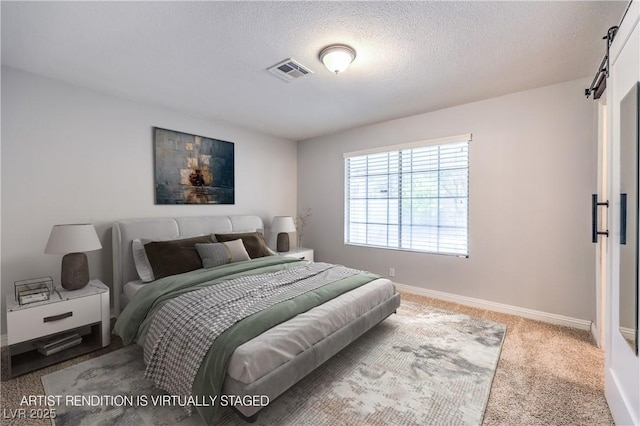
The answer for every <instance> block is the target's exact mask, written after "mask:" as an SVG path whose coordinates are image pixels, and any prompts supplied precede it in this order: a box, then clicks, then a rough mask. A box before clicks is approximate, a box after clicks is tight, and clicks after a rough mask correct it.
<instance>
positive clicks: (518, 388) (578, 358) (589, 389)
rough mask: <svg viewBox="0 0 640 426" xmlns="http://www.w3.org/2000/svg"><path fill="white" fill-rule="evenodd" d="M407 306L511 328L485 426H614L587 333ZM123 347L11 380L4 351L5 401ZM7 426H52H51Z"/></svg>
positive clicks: (10, 404) (599, 362) (476, 312)
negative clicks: (50, 376)
mask: <svg viewBox="0 0 640 426" xmlns="http://www.w3.org/2000/svg"><path fill="white" fill-rule="evenodd" d="M403 298H404V299H405V300H410V301H413V302H417V303H424V304H428V305H431V306H435V307H437V308H440V309H445V310H450V311H457V312H461V313H464V314H467V315H471V316H475V317H480V318H484V319H488V320H491V321H495V322H499V323H503V324H506V325H507V336H506V338H505V341H504V345H503V349H502V354H501V357H500V362H499V364H498V369H497V371H496V375H495V378H494V382H493V386H492V390H491V395H490V398H489V403H488V406H487V410H486V413H485V418H484V424H485V425H612V424H613V419H612V418H611V415H610V413H609V408H608V406H607V403H606V401H605V398H604V355H603V353H602V352H601V351H600V350H599V349H598V348H597V347H596V346H595V345H594V344H593V342H592V340H591V337H590V335H589V333H588V332H586V331H581V330H575V329H571V328H566V327H559V326H554V325H549V324H545V323H540V322H537V321H531V320H527V319H524V318H520V317H516V316H512V315H506V314H500V313H496V312H491V311H486V310H482V309H476V308H470V307H466V306H462V305H457V304H454V303H449V302H444V301H439V300H435V299H429V298H425V297H421V296H414V295H408V294H403ZM120 347H121V344H120V342H119V340H117V338H116V339H114V341H113V343H112V345H111V346H110V347H108V348H106V349H103V350H101V351H97V352H94V353H92V354H90V355H85V356H82V357H79V358H76V359H74V360H71V361H67V362H64V363H61V364H58V365H56V366H52V367H48V368H46V369H43V370H39V371H37V372H34V373H31V374H28V375H25V376H21V377H18V378H15V379H11V380H7V371H6V370H7V369H6V351H5V350H4V348H3V351H2V361H3V362H2V385H1V401H2V408H3V409H5V410H8V409H15V408H18V407H19V405H20V398H21V397H22V396H23V395H30V394H32V395H42V394H44V389H43V388H42V383H41V381H40V377H41V376H42V375H45V374H49V373H51V372H53V371H57V370H60V369H63V368H66V367H68V366H70V365H73V364H76V363H79V362H82V361H84V360H87V359H89V358H92V357H96V356H99V355H102V354H104V353H106V352H108V351H111V350H115V349H118V348H120ZM2 424H16V425H24V424H29V425H40V424H41V425H49V424H50V423H49V422H48V421H34V420H30V421H29V422H28V423H27V422H25V421H24V420H23V421H13V422H11V421H8V420H7V419H3V421H2Z"/></svg>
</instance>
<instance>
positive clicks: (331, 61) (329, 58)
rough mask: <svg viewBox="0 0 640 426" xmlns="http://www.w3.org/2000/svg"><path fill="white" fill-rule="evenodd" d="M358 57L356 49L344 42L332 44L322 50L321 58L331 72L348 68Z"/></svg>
mask: <svg viewBox="0 0 640 426" xmlns="http://www.w3.org/2000/svg"><path fill="white" fill-rule="evenodd" d="M355 58H356V51H355V50H353V49H352V48H350V47H349V46H345V45H344V44H332V45H331V46H327V47H325V48H324V49H322V51H321V52H320V60H321V61H322V63H323V64H324V66H325V67H327V69H328V70H329V71H331V72H335V73H336V74H338V73H339V72H342V71H344V70H346V69H347V68H348V67H349V65H351V62H353V60H354V59H355Z"/></svg>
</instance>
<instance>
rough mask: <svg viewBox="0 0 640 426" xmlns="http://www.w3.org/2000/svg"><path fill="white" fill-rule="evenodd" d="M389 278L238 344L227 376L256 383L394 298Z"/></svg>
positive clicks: (359, 288) (351, 292)
mask: <svg viewBox="0 0 640 426" xmlns="http://www.w3.org/2000/svg"><path fill="white" fill-rule="evenodd" d="M394 293H395V288H394V286H393V283H392V282H391V281H389V280H388V279H384V278H381V279H377V280H375V281H372V282H370V283H369V284H365V285H363V286H362V287H358V288H356V289H354V290H351V291H349V292H348V293H345V294H343V295H341V296H339V297H336V298H335V299H333V300H330V301H329V302H326V303H324V304H322V305H320V306H318V307H316V308H313V309H311V310H309V311H307V312H305V313H302V314H300V315H298V316H296V317H295V318H292V319H290V320H289V321H286V322H284V323H282V324H280V325H278V326H276V327H274V328H272V329H270V330H267V331H266V332H264V333H262V334H261V335H260V336H258V337H256V338H254V339H252V340H250V341H248V342H247V343H245V344H243V345H241V346H238V348H237V349H236V350H235V352H234V353H233V355H232V356H231V359H230V360H229V365H228V367H227V375H228V376H230V377H232V378H234V379H235V380H237V381H239V382H242V383H246V384H249V383H253V382H255V381H256V380H258V379H260V378H261V377H263V376H265V375H266V374H268V373H269V372H271V371H273V370H275V369H276V368H277V367H279V366H281V365H282V364H285V363H286V362H288V361H290V360H292V359H293V358H295V357H296V356H297V355H298V354H300V353H301V352H304V351H305V350H307V349H309V348H310V347H311V346H313V345H314V344H316V343H318V342H320V341H321V340H323V339H325V338H326V337H327V336H329V335H331V334H332V333H334V332H336V331H337V330H339V329H340V328H342V327H344V326H346V325H347V324H349V323H350V322H352V321H353V320H355V319H356V318H358V317H359V316H361V315H363V314H364V313H366V312H367V311H369V310H371V309H372V308H373V307H375V306H378V305H379V304H381V303H382V302H384V301H385V300H387V299H390V298H391V297H393V295H394Z"/></svg>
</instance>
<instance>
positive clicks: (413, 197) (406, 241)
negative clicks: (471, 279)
mask: <svg viewBox="0 0 640 426" xmlns="http://www.w3.org/2000/svg"><path fill="white" fill-rule="evenodd" d="M470 140H471V135H464V136H456V137H453V138H446V139H440V140H437V141H427V142H421V143H414V144H409V145H398V146H393V147H388V148H384V149H376V150H371V151H361V152H355V153H348V154H345V155H344V157H345V184H346V188H345V242H346V243H347V244H354V245H366V246H374V247H386V248H393V249H402V250H413V251H423V252H431V253H443V254H452V255H464V256H467V255H468V254H469V244H468V241H469V141H470Z"/></svg>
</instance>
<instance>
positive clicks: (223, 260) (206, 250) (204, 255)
mask: <svg viewBox="0 0 640 426" xmlns="http://www.w3.org/2000/svg"><path fill="white" fill-rule="evenodd" d="M196 250H198V254H199V255H200V259H202V266H204V267H205V268H215V267H216V266H220V265H225V264H227V263H230V262H231V252H230V251H229V248H228V247H227V246H225V244H224V243H210V244H201V243H198V244H196Z"/></svg>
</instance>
